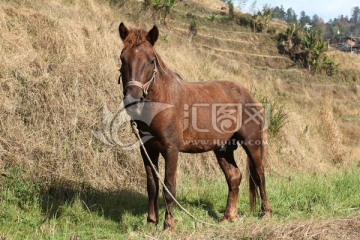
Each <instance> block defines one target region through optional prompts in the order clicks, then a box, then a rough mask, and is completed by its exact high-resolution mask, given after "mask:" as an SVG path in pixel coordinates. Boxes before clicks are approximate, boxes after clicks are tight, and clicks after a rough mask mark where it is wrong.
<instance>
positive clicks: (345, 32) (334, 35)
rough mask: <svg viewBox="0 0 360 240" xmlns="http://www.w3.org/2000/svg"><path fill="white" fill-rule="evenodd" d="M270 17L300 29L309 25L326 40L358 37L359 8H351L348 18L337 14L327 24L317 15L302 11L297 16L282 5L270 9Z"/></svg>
mask: <svg viewBox="0 0 360 240" xmlns="http://www.w3.org/2000/svg"><path fill="white" fill-rule="evenodd" d="M271 16H272V18H276V19H280V20H283V21H286V22H287V23H289V24H299V25H300V26H301V27H304V26H305V25H306V24H309V25H310V26H312V27H314V28H317V29H319V30H320V31H321V33H322V36H324V37H325V38H326V39H337V40H340V39H341V38H343V37H345V36H358V37H359V36H360V6H354V7H353V8H352V14H351V16H350V17H349V16H344V15H341V13H339V17H338V18H334V19H330V20H329V21H328V22H327V23H325V22H324V20H323V19H322V18H321V17H319V16H318V15H317V14H315V15H313V16H312V17H310V16H308V15H307V14H306V13H305V11H302V12H301V13H300V16H298V15H297V14H296V13H295V11H294V10H293V9H292V8H289V9H287V10H285V9H284V7H283V6H282V5H281V6H280V7H278V6H276V7H273V8H271Z"/></svg>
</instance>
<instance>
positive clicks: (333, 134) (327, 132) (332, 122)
mask: <svg viewBox="0 0 360 240" xmlns="http://www.w3.org/2000/svg"><path fill="white" fill-rule="evenodd" d="M333 105H334V102H333V97H332V95H329V94H326V96H325V98H324V102H323V103H322V106H323V108H322V110H321V115H322V130H323V134H324V136H325V142H326V145H327V147H328V149H329V150H330V151H331V155H330V157H331V161H332V162H333V163H336V164H344V165H346V164H349V155H350V154H347V153H346V151H345V149H344V146H343V135H342V133H341V131H340V129H339V123H338V122H337V120H336V119H335V117H334V111H333Z"/></svg>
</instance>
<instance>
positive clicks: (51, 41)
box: [0, 0, 357, 190]
mask: <svg viewBox="0 0 360 240" xmlns="http://www.w3.org/2000/svg"><path fill="white" fill-rule="evenodd" d="M218 2H219V6H221V4H220V3H221V1H218ZM218 2H213V1H212V3H214V4H215V3H216V4H217V3H218ZM207 3H208V2H205V1H204V4H207ZM138 4H139V5H138ZM140 6H141V3H137V4H133V3H132V2H128V3H126V4H125V6H124V7H123V8H122V9H120V10H119V9H111V8H110V7H109V5H108V4H107V3H104V2H103V1H97V0H90V1H85V0H74V1H66V0H64V1H56V0H50V1H45V0H37V1H30V0H22V1H20V0H18V1H11V2H7V1H2V2H1V3H0V19H1V21H0V53H1V54H0V60H1V61H0V81H1V86H0V91H1V92H0V110H1V112H2V118H1V122H0V158H1V160H2V161H1V163H0V170H1V169H4V168H5V166H15V165H21V166H23V168H24V169H26V171H27V173H28V176H29V177H32V178H37V179H44V180H46V181H48V182H52V181H60V182H61V181H68V180H69V181H72V182H76V183H87V184H90V185H92V186H93V187H96V188H105V189H110V188H127V187H132V188H136V189H141V190H144V187H145V184H144V181H145V179H144V173H143V167H142V161H141V160H140V155H139V153H138V151H131V152H128V151H124V150H122V149H119V148H116V147H109V146H106V145H103V144H102V143H100V142H99V141H98V140H97V139H95V138H94V137H93V136H92V133H91V131H92V130H94V129H101V128H102V127H103V126H102V107H103V106H104V105H107V106H108V107H109V108H110V110H111V111H115V110H116V109H117V106H118V104H119V102H120V100H121V91H120V89H119V86H118V85H117V77H118V72H117V69H118V64H119V63H118V55H119V52H120V49H121V46H122V45H121V41H120V40H119V38H118V32H117V26H118V23H119V22H120V21H125V22H126V23H127V25H130V26H141V27H147V28H149V27H150V26H151V25H152V24H153V23H154V22H156V20H153V19H152V16H151V12H144V11H143V12H142V13H141V14H140V15H141V17H139V16H137V15H135V14H132V15H131V14H130V15H129V14H127V13H128V12H132V13H137V12H140V8H139V7H140ZM214 7H215V8H217V7H218V5H216V6H214ZM169 22H171V21H169ZM160 29H161V37H160V40H159V41H158V43H157V50H158V52H159V54H160V55H161V56H162V58H163V59H164V61H165V62H166V63H167V64H168V65H169V67H170V68H171V69H173V70H175V71H176V72H178V73H179V74H180V75H182V77H183V78H184V79H186V80H187V81H205V80H215V79H221V80H226V79H229V80H233V81H237V82H240V83H241V84H243V85H244V86H246V87H248V88H252V87H256V88H257V89H261V91H262V92H263V93H265V94H264V95H267V96H270V97H274V98H275V99H279V101H283V102H284V103H286V106H287V111H288V112H289V116H290V123H289V124H288V125H286V126H285V128H284V129H283V132H282V134H281V137H280V138H279V139H273V140H271V142H270V156H269V159H268V163H267V164H268V166H269V169H270V170H271V171H274V172H277V173H279V174H288V173H289V170H287V169H290V168H292V169H293V168H296V169H297V170H299V171H301V170H307V171H317V169H314V160H316V163H315V164H316V166H318V167H319V166H320V167H319V168H320V169H331V168H333V165H332V164H333V163H332V161H330V160H329V159H328V158H327V157H328V154H329V153H328V149H327V148H325V147H324V145H326V141H327V138H325V137H323V136H322V135H321V133H320V130H319V129H323V128H322V127H323V126H322V125H321V123H320V122H317V117H316V116H315V115H316V114H317V113H319V112H320V109H321V108H322V107H321V106H318V105H316V104H314V103H312V102H313V100H314V96H312V92H311V91H312V90H311V89H312V87H311V86H302V85H301V83H300V86H299V88H296V89H294V88H293V83H294V82H295V81H298V80H299V79H300V80H299V81H302V80H301V79H302V77H299V79H295V80H293V81H291V80H289V79H288V77H287V76H285V77H284V76H280V77H279V76H277V74H278V73H274V74H273V73H270V72H266V71H263V70H256V69H254V68H253V67H252V66H253V65H257V64H259V65H262V66H272V65H275V66H276V65H277V66H282V65H281V64H283V63H281V62H280V61H277V60H276V58H279V55H277V54H276V49H274V46H273V45H269V46H268V48H269V49H272V51H273V52H274V53H273V55H274V56H273V57H272V58H271V59H270V60H266V58H268V57H267V56H270V55H266V56H264V57H262V58H259V57H258V56H257V55H263V53H262V52H261V51H260V50H259V49H253V53H252V54H253V55H249V56H247V57H243V56H236V57H234V56H232V55H231V54H229V55H226V56H224V54H223V53H222V52H216V53H213V54H212V53H211V52H210V51H207V50H206V49H205V50H204V49H199V48H197V47H196V45H189V43H188V39H187V37H186V35H185V34H178V33H176V32H175V31H173V30H171V29H172V28H171V24H170V26H169V28H166V27H163V26H160ZM211 33H213V35H216V36H217V38H218V39H220V40H219V43H213V44H214V46H211V47H212V48H218V49H221V50H223V51H231V50H229V49H226V48H225V46H222V47H221V44H222V41H223V39H227V40H226V41H230V40H231V39H234V43H235V42H236V43H237V44H241V41H239V39H238V37H239V36H243V38H242V39H244V38H245V39H246V40H245V41H246V42H244V43H243V44H244V46H243V47H244V48H246V47H247V46H248V45H249V44H248V42H255V43H256V42H258V41H260V40H259V39H261V38H262V36H260V35H256V34H251V33H237V32H233V33H229V32H226V31H222V30H221V29H214V28H207V27H202V29H201V30H199V34H211ZM216 44H220V46H218V45H216ZM239 47H241V46H239ZM174 49H176V51H174ZM279 68H280V67H279ZM286 71H287V70H286ZM284 72H285V70H284ZM294 73H296V72H295V71H294ZM289 74H292V72H291V71H289ZM300 74H302V73H301V71H300ZM295 75H299V73H296V74H295ZM299 91H300V92H299ZM307 91H310V92H311V93H310V94H306V92H307ZM283 92H286V93H287V97H284V98H282V97H279V96H278V95H279V94H280V93H283ZM355 99H357V98H355ZM317 100H318V99H317ZM304 102H305V104H308V108H306V109H304V107H303V105H302V104H303V103H304ZM348 105H349V104H347V105H346V106H348ZM327 110H328V111H331V108H330V107H329V108H327ZM329 114H330V113H329ZM329 116H330V115H329ZM330 122H332V120H331V119H330ZM307 126H310V128H309V129H310V130H309V131H308V132H306V133H304V131H305V129H306V128H307ZM333 127H334V125H333V124H330V125H326V126H325V128H329V129H332V128H333ZM321 131H324V132H331V131H329V130H328V129H324V130H321ZM334 134H335V135H336V134H337V133H336V132H335V133H334ZM130 135H131V133H130V131H127V133H126V135H125V137H127V138H131V136H130ZM335 135H334V138H332V139H333V140H334V141H335V140H336V139H337V138H336V136H335ZM336 144H341V142H340V143H339V142H336ZM238 154H239V155H238V157H237V159H238V162H240V163H241V166H242V167H243V166H244V165H243V160H244V155H243V154H242V153H238ZM181 159H182V161H180V162H181V163H180V165H181V166H180V168H179V169H180V171H179V177H180V179H181V178H182V176H183V174H184V173H187V172H190V171H191V170H193V169H196V172H197V173H199V174H200V173H202V172H204V173H206V172H215V173H214V174H220V170H219V168H218V167H217V163H216V161H215V159H214V157H213V156H212V154H211V153H209V154H205V155H196V156H195V157H193V156H192V157H191V159H195V160H192V161H190V158H189V157H188V155H185V154H184V155H181ZM194 175H195V176H196V175H197V174H195V173H194Z"/></svg>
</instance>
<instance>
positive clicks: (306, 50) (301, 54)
mask: <svg viewBox="0 0 360 240" xmlns="http://www.w3.org/2000/svg"><path fill="white" fill-rule="evenodd" d="M278 45H279V49H280V51H281V52H284V53H286V54H288V55H289V56H290V57H291V59H293V60H294V61H295V62H297V63H299V65H300V66H302V67H304V68H307V69H309V71H310V72H312V73H321V72H325V73H326V74H327V75H329V76H331V75H334V74H335V72H336V70H337V65H336V64H335V63H334V60H333V59H331V58H329V56H327V55H326V54H327V52H328V50H329V47H328V46H329V44H328V42H327V41H325V40H323V38H322V37H321V34H320V32H319V31H317V30H312V29H311V30H303V28H302V27H301V26H300V25H297V24H292V25H291V26H289V27H288V28H287V29H286V31H285V32H283V33H280V34H279V36H278Z"/></svg>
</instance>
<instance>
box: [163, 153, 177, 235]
mask: <svg viewBox="0 0 360 240" xmlns="http://www.w3.org/2000/svg"><path fill="white" fill-rule="evenodd" d="M178 155H179V151H178V149H177V148H175V147H168V148H167V149H166V151H165V152H164V153H163V157H164V159H165V181H164V183H165V186H166V187H167V189H168V190H169V191H170V193H171V194H172V195H173V196H174V197H175V195H176V169H177V162H178ZM163 194H164V199H165V207H166V211H165V220H164V230H171V231H172V230H174V228H175V223H174V217H173V214H172V205H173V202H174V200H173V199H172V197H171V196H170V194H169V193H168V192H167V191H166V190H165V189H163Z"/></svg>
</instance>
